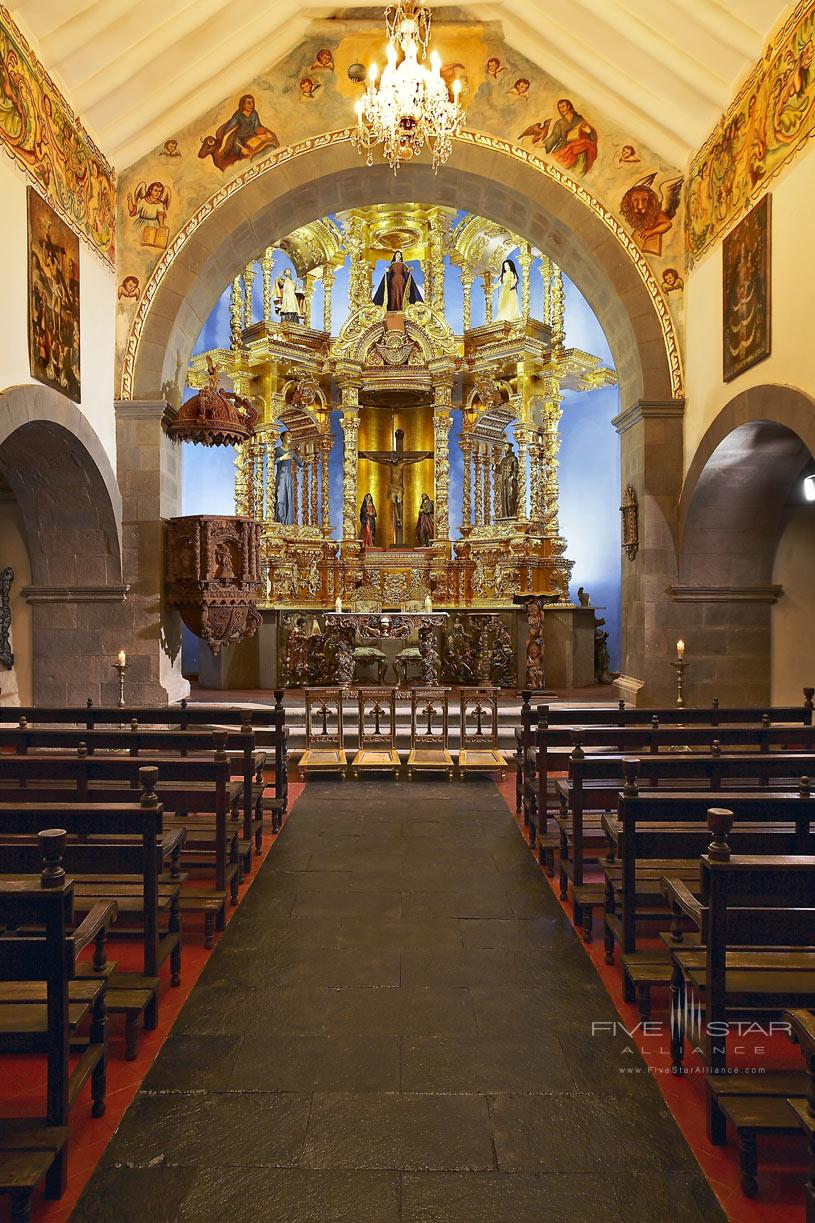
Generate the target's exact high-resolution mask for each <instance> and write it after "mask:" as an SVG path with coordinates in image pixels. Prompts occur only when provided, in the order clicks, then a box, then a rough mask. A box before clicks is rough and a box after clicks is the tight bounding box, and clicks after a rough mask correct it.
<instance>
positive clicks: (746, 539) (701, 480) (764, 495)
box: [673, 386, 815, 704]
mask: <svg viewBox="0 0 815 1223" xmlns="http://www.w3.org/2000/svg"><path fill="white" fill-rule="evenodd" d="M814 455H815V403H813V401H812V400H811V399H810V398H809V397H808V396H807V395H805V394H804V393H803V392H801V391H797V390H794V389H793V388H790V387H780V386H761V387H754V388H751V389H750V390H748V391H744V392H743V393H742V394H740V395H737V396H736V397H735V399H733V400H731V402H730V403H729V404H728V405H727V406H726V407H725V408H724V409H723V410H722V412H721V413H720V414H719V416H718V417H717V418H716V420H715V421H714V422H713V424H712V425H711V426H710V428H709V429H708V431H707V433H706V434H705V436H704V438H703V439H702V442H701V444H700V446H699V450H698V451H697V454H696V456H695V457H694V460H693V463H692V464H691V467H690V469H689V471H688V475H687V478H686V480H685V485H684V489H683V492H682V497H681V499H680V503H679V515H678V521H679V539H680V547H679V563H678V581H677V585H676V586H675V587H674V590H673V595H674V599H675V600H676V602H677V603H678V604H681V605H682V606H681V612H682V618H683V624H684V625H685V626H686V628H685V633H686V636H687V640H688V648H689V651H691V655H692V665H693V671H695V673H696V674H695V676H694V674H693V672H689V676H690V677H692V679H693V680H694V681H695V685H696V693H697V695H701V693H702V692H704V694H705V698H706V699H707V698H709V697H712V696H718V697H719V699H720V700H721V701H722V703H723V704H727V703H730V704H746V703H748V702H749V703H754V702H755V703H768V702H769V701H770V700H771V699H776V700H780V699H783V700H784V701H790V702H791V701H797V700H799V699H801V687H802V686H803V685H804V684H811V683H815V660H813V652H812V648H811V639H810V631H809V629H808V627H807V624H808V623H811V618H812V612H813V607H812V605H811V603H810V604H809V605H808V606H807V605H806V593H805V592H806V589H807V587H806V581H805V577H804V578H803V584H802V582H801V580H800V579H801V578H802V575H801V574H800V573H799V567H800V565H801V564H802V563H803V564H804V565H805V566H806V565H807V564H808V563H809V562H808V561H807V559H806V556H804V557H802V556H801V552H800V549H794V550H792V549H790V550H789V551H790V553H791V554H790V555H789V556H788V557H786V559H784V560H783V564H782V568H781V570H779V567H778V564H777V560H778V561H779V562H781V561H782V559H783V556H782V554H780V553H779V543H780V542H781V540H782V539H783V538H784V536H785V533H786V532H787V530H788V529H790V524H791V523H793V522H798V523H800V522H801V520H802V519H803V518H805V517H808V518H809V519H810V520H811V521H810V532H809V539H810V540H811V539H812V537H813V535H815V531H812V528H815V506H807V505H806V504H805V502H804V499H803V495H802V492H801V484H802V477H803V475H804V474H805V473H806V472H807V471H809V470H812V463H813V456H814ZM799 529H800V528H799ZM805 539H806V533H805ZM792 552H795V556H793V555H792ZM779 576H781V577H784V578H787V580H788V582H789V583H790V584H795V585H797V587H798V590H797V593H796V603H795V605H792V604H791V593H788V592H787V591H786V590H785V589H784V583H783V582H779V580H778V579H779ZM802 600H803V602H802ZM775 663H777V664H778V666H777V667H776V666H774V664H775ZM774 670H775V672H776V674H775V677H774Z"/></svg>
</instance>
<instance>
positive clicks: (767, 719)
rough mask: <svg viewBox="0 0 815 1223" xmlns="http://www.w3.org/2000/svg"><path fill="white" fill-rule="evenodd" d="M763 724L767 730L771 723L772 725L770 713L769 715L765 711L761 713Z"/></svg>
mask: <svg viewBox="0 0 815 1223" xmlns="http://www.w3.org/2000/svg"><path fill="white" fill-rule="evenodd" d="M761 725H762V727H763V728H764V729H765V730H767V729H768V728H769V725H770V715H769V714H768V713H763V714H762V715H761Z"/></svg>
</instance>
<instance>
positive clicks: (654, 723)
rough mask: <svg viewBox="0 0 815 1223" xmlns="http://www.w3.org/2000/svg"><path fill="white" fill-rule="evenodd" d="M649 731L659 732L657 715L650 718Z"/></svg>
mask: <svg viewBox="0 0 815 1223" xmlns="http://www.w3.org/2000/svg"><path fill="white" fill-rule="evenodd" d="M651 730H659V717H658V715H657V714H652V716H651Z"/></svg>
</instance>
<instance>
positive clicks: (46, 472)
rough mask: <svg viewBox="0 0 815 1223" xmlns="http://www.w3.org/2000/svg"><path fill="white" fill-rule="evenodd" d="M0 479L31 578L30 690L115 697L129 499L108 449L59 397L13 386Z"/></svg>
mask: <svg viewBox="0 0 815 1223" xmlns="http://www.w3.org/2000/svg"><path fill="white" fill-rule="evenodd" d="M0 473H2V476H3V478H4V480H5V482H6V484H7V486H8V488H9V489H10V490H11V495H13V497H14V499H15V501H16V503H17V511H18V520H19V522H20V524H21V534H22V536H23V539H24V543H25V548H26V551H27V554H28V557H27V559H28V568H29V572H30V575H31V581H30V584H29V585H28V586H27V587H26V589H25V590H24V591H23V592H22V593H23V595H24V597H25V601H26V605H25V606H24V607H22V606H21V607H20V612H21V614H22V615H23V616H26V615H28V616H30V622H29V626H28V628H29V629H30V645H28V646H27V648H26V653H28V651H29V650H30V657H27V658H26V657H23V656H22V655H20V656H18V658H17V659H16V664H17V667H18V668H20V669H24V670H26V672H27V675H26V683H25V684H24V685H23V690H25V691H30V692H31V694H32V697H33V700H34V701H37V702H42V703H50V704H69V703H73V702H81V703H84V701H85V699H86V698H87V697H89V696H90V697H92V698H93V699H94V700H95V701H99V700H100V699H105V698H110V697H112V696H113V685H112V682H111V680H112V678H113V677H112V674H111V667H110V657H111V656H112V655H111V650H113V653H114V654H115V649H113V642H112V641H108V636H109V635H110V633H111V631H113V633H114V634H115V635H116V636H117V637H118V636H119V635H120V629H119V630H118V631H117V629H116V625H117V624H119V625H120V624H121V605H122V603H123V600H124V598H125V593H126V587H125V586H124V585H123V583H122V555H121V530H122V528H121V497H120V495H119V489H118V487H117V484H116V478H115V475H114V472H113V468H112V467H111V465H110V461H109V459H108V457H107V455H106V453H105V451H104V448H103V447H102V444H101V442H100V440H99V438H98V437H97V435H96V433H95V432H94V430H93V429H92V427H91V426H90V424H89V423H88V421H87V419H86V418H85V417H84V416H83V415H82V413H81V412H80V411H79V409H78V408H76V407H75V405H74V404H73V403H71V402H70V401H69V400H67V399H65V398H64V397H63V396H62V395H59V394H58V393H57V392H56V391H52V390H49V389H48V388H46V387H41V386H36V385H30V386H17V387H11V388H9V389H8V390H6V391H3V392H1V393H0ZM12 631H14V625H13V623H12ZM18 636H19V638H20V640H21V641H22V640H23V637H26V638H27V637H28V633H22V632H21V633H20V634H19V635H18Z"/></svg>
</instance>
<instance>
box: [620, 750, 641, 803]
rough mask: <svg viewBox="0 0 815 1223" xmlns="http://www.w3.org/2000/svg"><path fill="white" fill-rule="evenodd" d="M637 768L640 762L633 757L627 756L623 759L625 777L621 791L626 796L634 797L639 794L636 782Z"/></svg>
mask: <svg viewBox="0 0 815 1223" xmlns="http://www.w3.org/2000/svg"><path fill="white" fill-rule="evenodd" d="M639 768H640V762H639V760H637V759H636V758H635V757H629V758H628V759H626V760H624V761H623V777H624V778H625V784H624V785H623V793H624V794H625V796H626V798H636V796H637V795H638V794H639V786H638V784H637V774H638V773H639Z"/></svg>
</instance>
